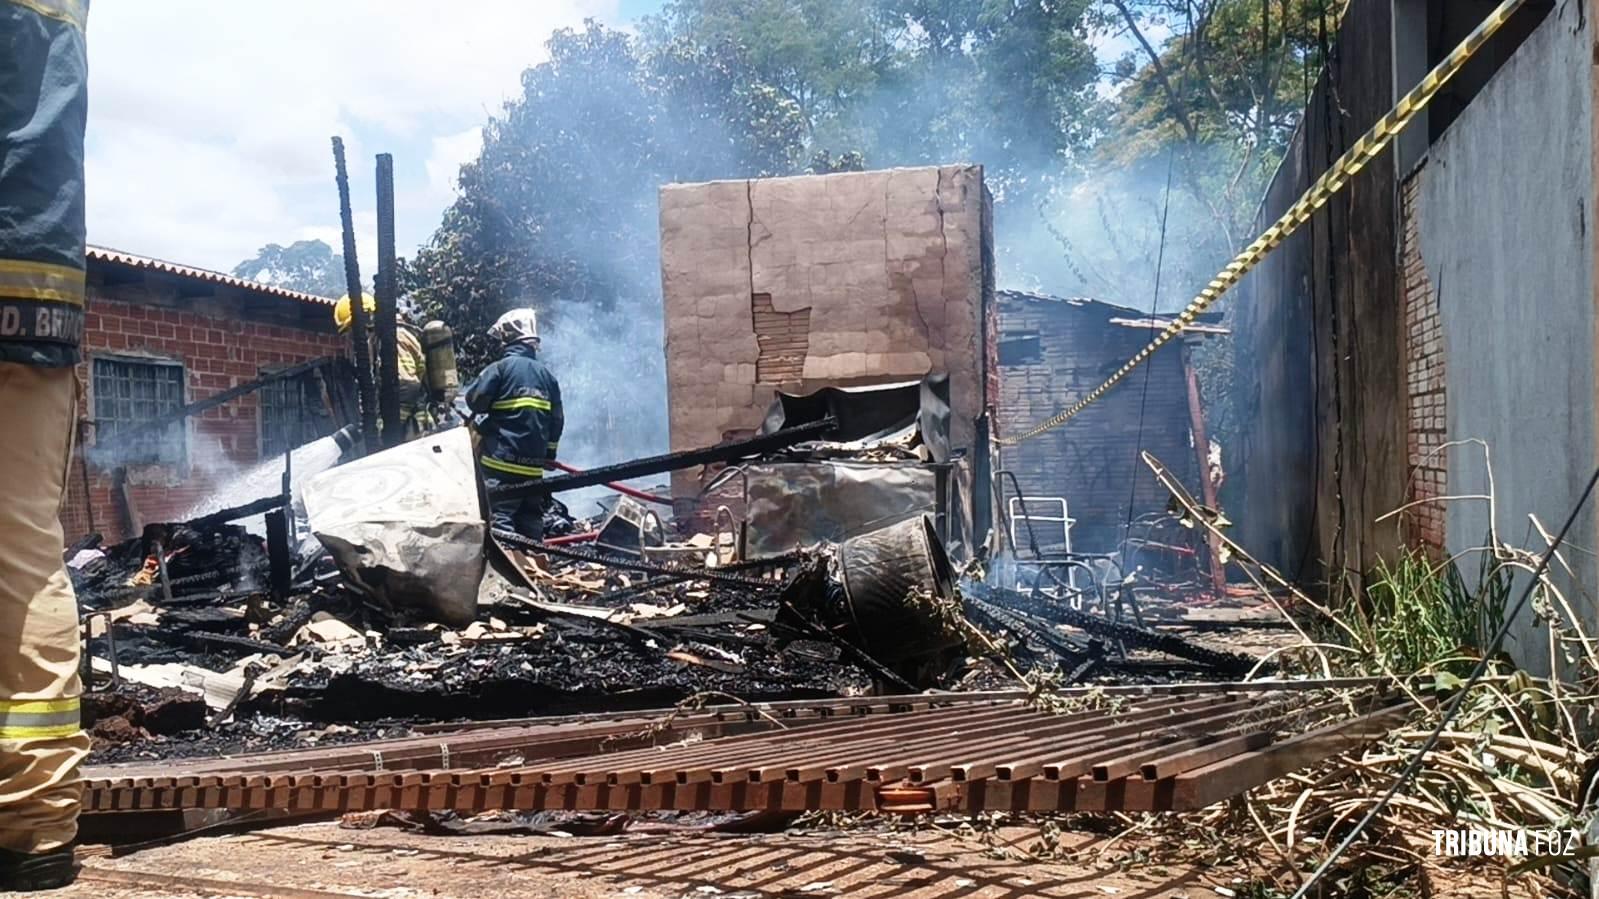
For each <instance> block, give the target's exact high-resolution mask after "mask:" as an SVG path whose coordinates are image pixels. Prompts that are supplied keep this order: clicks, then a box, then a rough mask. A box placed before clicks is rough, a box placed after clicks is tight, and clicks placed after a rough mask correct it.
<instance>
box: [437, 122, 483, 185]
mask: <svg viewBox="0 0 1599 899" xmlns="http://www.w3.org/2000/svg"><path fill="white" fill-rule="evenodd" d="M482 149H483V128H482V127H481V126H474V127H472V128H468V129H467V130H465V131H462V132H461V133H459V134H450V135H446V136H444V137H435V138H433V152H432V153H431V154H429V155H428V159H427V164H426V169H427V176H428V190H429V192H430V193H432V194H433V195H434V196H435V197H436V198H441V199H442V200H443V201H444V202H446V203H447V202H449V200H450V198H452V197H454V196H455V179H456V177H457V176H458V175H459V174H460V171H461V166H462V165H464V164H466V163H468V162H471V161H472V160H474V159H476V158H477V155H478V153H479V152H481V151H482Z"/></svg>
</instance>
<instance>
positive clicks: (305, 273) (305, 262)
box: [233, 240, 344, 298]
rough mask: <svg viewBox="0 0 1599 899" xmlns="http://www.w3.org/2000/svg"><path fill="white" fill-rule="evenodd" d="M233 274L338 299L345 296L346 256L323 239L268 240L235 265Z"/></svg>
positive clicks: (237, 276) (249, 279)
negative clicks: (289, 241)
mask: <svg viewBox="0 0 1599 899" xmlns="http://www.w3.org/2000/svg"><path fill="white" fill-rule="evenodd" d="M233 277H235V278H243V279H245V280H246V281H256V282H259V283H261V284H270V285H272V286H273V287H282V288H284V289H286V290H298V291H300V292H302V293H310V294H315V295H317V296H319V297H333V298H337V297H341V296H344V257H343V256H342V255H340V254H338V253H335V252H333V248H332V247H330V246H328V245H327V244H325V243H323V242H322V241H320V240H297V241H295V242H294V243H291V244H289V245H288V246H286V247H285V246H281V245H279V244H275V243H269V244H267V245H266V246H264V247H262V248H261V250H260V251H259V252H257V253H256V254H255V256H254V257H252V258H250V259H246V260H244V261H243V262H241V263H239V264H238V265H236V266H234V267H233Z"/></svg>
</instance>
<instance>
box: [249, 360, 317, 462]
mask: <svg viewBox="0 0 1599 899" xmlns="http://www.w3.org/2000/svg"><path fill="white" fill-rule="evenodd" d="M266 374H267V372H262V375H263V376H264V375H266ZM258 396H259V398H260V399H259V402H260V404H261V405H260V408H261V458H263V459H266V458H270V457H272V456H278V455H282V454H283V453H284V452H286V451H288V450H291V449H298V448H300V447H302V446H304V445H306V444H307V443H310V442H311V441H313V440H317V439H319V438H322V437H326V436H327V435H329V434H331V433H333V429H332V427H331V425H330V424H329V421H328V415H327V409H326V404H325V403H324V402H323V401H322V398H321V391H320V389H319V387H318V385H317V381H316V379H315V376H314V375H301V376H300V377H296V378H283V379H281V380H277V381H269V382H267V383H266V384H263V385H261V389H260V391H259V393H258Z"/></svg>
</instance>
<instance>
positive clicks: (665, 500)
mask: <svg viewBox="0 0 1599 899" xmlns="http://www.w3.org/2000/svg"><path fill="white" fill-rule="evenodd" d="M549 464H550V465H552V466H554V467H556V468H559V469H560V470H562V471H564V472H566V473H568V474H582V473H583V469H581V468H578V467H577V466H575V465H568V464H566V463H565V462H556V461H554V460H553V459H552V460H550V462H549ZM605 486H607V487H609V488H611V489H612V490H615V491H616V492H617V493H620V494H622V495H623V496H631V497H633V498H634V499H636V500H640V501H642V502H646V503H655V504H656V505H660V506H670V505H671V504H672V500H671V499H670V498H669V497H664V496H656V495H655V494H653V493H645V492H644V491H642V490H634V489H633V488H632V487H629V486H627V485H626V484H616V483H610V482H607V483H606V485H605ZM574 536H575V535H574ZM591 539H592V538H591ZM545 542H547V543H554V542H555V541H553V540H548V541H545ZM569 542H571V543H579V542H581V541H578V540H570V541H569Z"/></svg>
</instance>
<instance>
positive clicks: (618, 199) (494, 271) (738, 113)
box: [406, 21, 803, 369]
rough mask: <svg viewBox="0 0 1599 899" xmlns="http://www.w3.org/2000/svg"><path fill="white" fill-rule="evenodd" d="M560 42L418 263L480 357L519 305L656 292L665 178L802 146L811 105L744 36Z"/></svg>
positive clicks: (592, 35)
mask: <svg viewBox="0 0 1599 899" xmlns="http://www.w3.org/2000/svg"><path fill="white" fill-rule="evenodd" d="M549 51H550V59H549V61H548V62H545V63H543V64H540V65H538V66H536V67H534V68H531V69H529V70H527V71H526V72H525V73H524V74H523V77H522V95H521V97H520V98H518V99H516V100H514V101H512V102H510V103H508V104H507V105H506V107H505V109H504V110H503V111H502V113H501V114H500V115H499V116H496V117H495V118H493V119H491V120H490V121H489V123H488V125H487V126H486V127H485V128H484V134H483V136H484V141H483V151H482V153H481V155H480V156H479V158H478V159H477V160H476V161H474V162H471V163H468V164H467V165H465V166H463V167H462V169H461V173H460V181H459V197H458V198H457V200H456V201H455V203H454V204H453V205H452V206H451V207H450V208H449V209H448V210H446V211H445V214H444V220H443V223H442V224H441V225H440V227H439V230H438V232H437V233H436V234H435V235H434V237H433V239H432V241H431V242H430V243H429V244H428V245H427V246H426V247H424V248H423V249H422V250H420V251H419V252H418V253H417V255H416V257H415V259H413V260H411V261H410V264H409V265H408V266H407V268H406V280H407V286H408V288H409V289H410V290H411V291H412V293H413V295H414V296H415V297H416V299H417V300H418V301H419V302H420V303H421V304H422V306H423V308H424V309H426V310H427V311H428V312H429V313H430V314H435V315H439V316H442V317H444V318H445V320H446V321H448V322H449V323H450V324H451V326H452V327H453V328H454V329H455V331H456V333H457V335H459V339H460V341H461V344H462V347H463V350H464V352H463V356H464V357H465V360H464V361H465V364H466V366H467V367H468V369H473V368H476V367H477V366H479V365H481V364H482V363H483V362H485V361H486V357H487V353H488V352H489V348H488V347H487V346H486V345H485V344H484V342H483V341H484V339H483V334H484V332H485V331H486V329H487V327H488V325H489V324H490V323H491V322H492V321H493V320H494V318H495V317H496V316H497V315H499V313H501V312H503V311H504V310H505V309H507V308H510V307H511V306H513V305H518V304H531V305H533V306H535V307H537V308H540V309H541V310H542V311H545V312H546V313H549V314H550V315H551V316H552V317H553V318H555V319H559V317H560V316H561V315H562V314H563V313H564V312H566V311H567V310H569V309H574V308H577V309H583V310H593V311H599V312H607V311H610V310H613V309H615V308H617V307H618V306H627V307H630V308H631V307H635V306H637V307H644V306H647V305H648V304H647V303H646V301H649V300H652V299H653V298H654V297H655V296H657V295H658V293H657V292H658V278H659V275H658V262H657V251H656V248H657V243H658V241H657V237H656V227H657V225H656V214H655V198H656V191H657V189H658V188H659V186H660V185H662V184H665V183H668V182H673V181H701V180H708V179H714V178H728V177H741V176H746V175H764V174H780V173H786V172H789V171H792V170H793V168H794V166H795V164H796V162H797V160H798V159H799V156H800V152H801V148H802V134H803V126H802V123H801V120H800V112H799V109H798V107H797V106H796V105H795V104H794V103H792V102H790V101H788V100H787V99H786V98H784V97H782V96H780V95H779V93H778V92H777V91H776V90H775V89H774V88H772V87H770V86H769V85H767V84H765V83H764V82H763V81H761V80H760V79H759V78H758V77H757V76H756V75H755V74H754V72H753V71H752V70H751V69H750V68H749V66H748V64H747V62H746V60H745V59H744V58H743V56H742V55H741V54H740V53H739V52H738V51H737V50H736V48H733V47H732V46H731V45H725V44H724V45H718V46H712V47H701V46H695V45H692V44H688V43H686V42H672V43H670V44H667V45H664V46H662V47H661V48H659V49H658V51H657V52H655V53H653V54H650V55H647V56H646V55H644V54H641V53H640V51H639V48H638V47H637V46H636V45H635V43H634V42H633V40H632V39H631V38H629V37H628V36H627V35H626V34H623V33H622V32H618V31H613V30H609V29H606V28H604V27H602V26H600V25H598V24H596V23H594V22H592V21H591V22H589V23H588V25H587V26H586V27H585V28H584V29H582V30H564V31H559V32H557V33H556V34H555V35H554V36H553V37H551V39H550V42H549ZM656 305H657V306H658V303H657V304H656ZM656 314H657V315H658V312H657V313H656Z"/></svg>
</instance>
